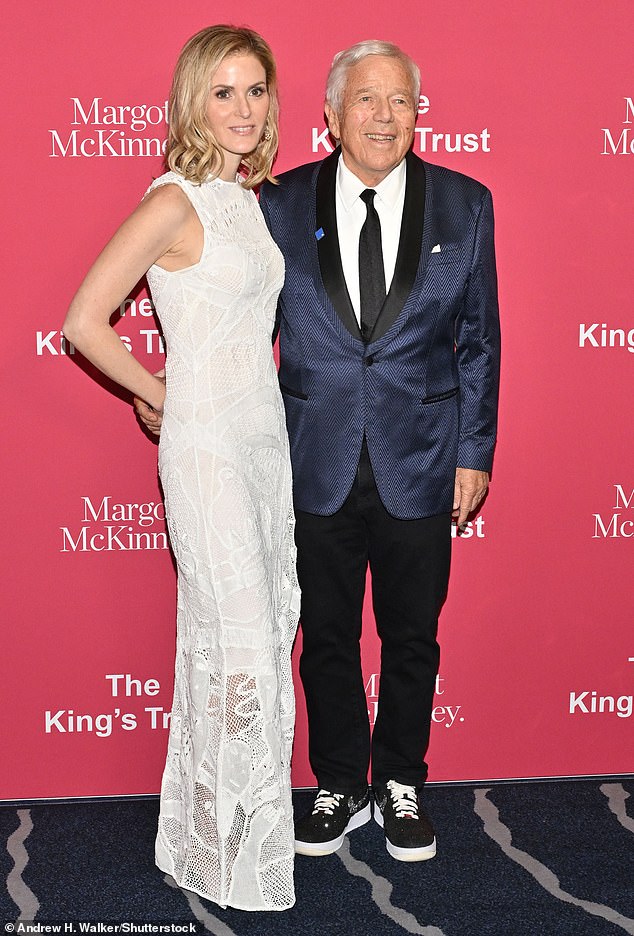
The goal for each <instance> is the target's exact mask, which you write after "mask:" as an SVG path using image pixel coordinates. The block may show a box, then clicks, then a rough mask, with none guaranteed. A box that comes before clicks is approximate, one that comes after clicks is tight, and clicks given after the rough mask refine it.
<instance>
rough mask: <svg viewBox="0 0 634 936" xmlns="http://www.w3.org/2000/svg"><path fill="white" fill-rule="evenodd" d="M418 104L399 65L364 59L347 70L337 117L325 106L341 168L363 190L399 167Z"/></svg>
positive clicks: (377, 58)
mask: <svg viewBox="0 0 634 936" xmlns="http://www.w3.org/2000/svg"><path fill="white" fill-rule="evenodd" d="M417 103H418V102H417V101H416V99H415V93H414V90H413V89H412V82H411V78H410V75H409V72H408V71H407V69H406V68H405V66H404V65H403V64H402V62H400V61H399V60H398V59H396V58H390V57H389V56H386V55H367V56H366V57H365V58H364V59H362V60H361V61H360V62H358V63H357V64H356V65H353V66H352V68H350V69H349V70H348V73H347V81H346V87H345V90H344V95H343V103H342V106H341V112H340V113H338V114H336V113H335V112H334V111H333V109H332V108H331V107H330V105H328V104H326V108H325V110H326V117H327V119H328V126H329V128H330V131H331V133H332V134H333V136H335V137H336V138H337V139H338V140H340V142H341V150H342V153H343V159H344V162H345V164H346V166H347V167H348V169H350V171H351V172H353V173H354V174H355V175H356V176H357V178H359V179H360V180H361V181H362V182H363V183H364V185H366V186H367V187H368V188H372V187H374V186H375V185H378V184H379V182H381V181H382V180H383V179H384V178H385V177H386V176H387V175H388V174H389V173H390V172H391V171H392V169H394V168H395V167H396V166H398V164H399V163H400V162H401V161H402V160H403V158H404V156H405V154H406V152H407V151H408V149H409V148H410V146H411V145H412V140H413V139H414V126H415V124H416V111H417Z"/></svg>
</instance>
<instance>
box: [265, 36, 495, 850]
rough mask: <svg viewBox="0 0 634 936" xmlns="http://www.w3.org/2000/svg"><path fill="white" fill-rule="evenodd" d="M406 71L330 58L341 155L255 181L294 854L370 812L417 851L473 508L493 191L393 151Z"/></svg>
mask: <svg viewBox="0 0 634 936" xmlns="http://www.w3.org/2000/svg"><path fill="white" fill-rule="evenodd" d="M419 94H420V74H419V71H418V68H417V66H416V65H415V63H414V62H413V61H412V60H411V59H410V58H409V57H408V56H406V55H405V54H404V53H403V52H402V51H401V50H400V49H398V48H397V47H396V46H393V45H392V44H390V43H384V42H377V41H367V42H361V43H359V44H357V45H355V46H353V47H352V48H350V49H348V50H347V51H345V52H342V53H339V55H338V56H336V58H335V60H334V62H333V66H332V69H331V72H330V75H329V78H328V84H327V90H326V105H325V109H326V117H327V120H328V125H329V128H330V131H331V133H332V135H333V137H334V138H335V139H336V140H337V141H338V142H339V147H338V148H337V149H336V150H335V152H334V153H332V154H331V155H330V156H328V157H327V158H326V159H324V160H323V161H322V162H318V163H313V164H310V165H306V166H300V167H299V168H298V169H294V170H291V171H290V172H287V173H285V174H283V175H282V176H281V177H280V179H279V185H277V186H274V185H271V184H266V185H265V186H264V187H263V189H262V193H261V199H260V204H261V207H262V211H263V213H264V216H265V218H266V221H267V224H268V225H269V228H270V230H271V233H272V235H273V237H274V239H275V241H276V242H277V244H278V245H279V247H280V248H281V250H282V252H283V254H284V258H285V261H286V281H285V285H284V288H283V290H282V293H281V295H280V303H279V312H280V361H281V366H280V384H281V387H282V393H283V396H284V401H285V405H286V414H287V424H288V432H289V437H290V442H291V458H292V463H293V477H294V498H295V509H296V523H297V525H296V540H297V549H298V572H299V579H300V585H301V588H302V612H301V627H302V635H303V652H302V656H301V664H300V670H301V676H302V681H303V684H304V689H305V693H306V702H307V709H308V722H309V746H310V760H311V765H312V767H313V770H314V772H315V774H316V777H317V781H318V785H319V792H318V794H317V797H316V799H315V802H314V806H313V808H312V810H311V811H310V812H309V814H308V815H307V816H305V817H303V818H301V819H300V820H299V821H298V822H297V823H296V849H297V851H298V852H300V853H302V854H307V855H324V854H329V853H330V852H333V851H335V850H336V849H337V848H339V847H340V845H341V844H342V842H343V838H344V835H345V834H346V832H349V831H350V830H351V829H354V828H357V827H358V826H360V825H362V824H363V823H365V822H367V821H368V819H369V818H370V815H371V811H370V796H369V790H368V784H367V773H368V766H369V764H370V760H371V762H372V784H373V790H374V799H375V810H374V815H375V818H376V820H377V821H378V823H379V824H380V825H382V826H383V827H384V831H385V835H386V846H387V849H388V851H389V853H390V854H391V855H392V856H393V857H394V858H397V859H398V860H402V861H421V860H424V859H427V858H431V857H433V855H434V854H435V850H436V843H435V835H434V830H433V827H432V825H431V822H430V820H429V819H428V817H427V816H426V815H425V813H424V811H423V808H422V804H421V802H420V793H421V790H422V787H423V785H424V783H425V779H426V776H427V765H426V763H425V752H426V749H427V745H428V741H429V728H430V722H431V712H432V705H433V695H434V689H435V681H436V675H437V672H438V661H439V649H438V644H437V642H436V633H437V624H438V615H439V612H440V609H441V607H442V605H443V602H444V600H445V596H446V591H447V582H448V577H449V563H450V548H451V522H452V515H453V518H454V520H455V521H456V522H457V524H458V526H459V527H463V526H464V524H465V523H466V521H467V517H468V515H469V514H470V513H471V512H472V511H473V510H474V509H476V508H477V506H478V505H479V503H480V502H481V500H482V498H483V497H484V495H485V493H486V490H487V486H488V481H489V471H490V469H491V462H492V457H493V449H494V445H495V434H496V414H497V391H498V364H499V325H498V307H497V281H496V270H495V254H494V246H493V213H492V204H491V195H490V193H489V191H488V190H487V189H486V188H485V187H484V186H483V185H481V184H480V183H479V182H476V181H474V180H473V179H470V178H468V177H466V176H464V175H461V174H459V173H457V172H452V171H450V170H448V169H444V168H441V167H439V166H433V165H429V164H427V163H425V162H423V161H422V160H420V159H419V158H417V157H416V156H414V155H413V154H412V153H411V151H410V149H411V145H412V141H413V137H414V126H415V122H416V115H417V107H418V100H419ZM368 566H369V568H370V570H371V574H372V598H373V607H374V614H375V618H376V625H377V630H378V634H379V637H380V640H381V674H380V689H379V700H378V714H377V719H376V724H375V726H374V731H373V733H372V736H370V727H369V723H368V712H367V702H366V698H365V692H364V685H363V678H362V674H361V665H360V653H359V639H360V634H361V614H362V605H363V596H364V589H365V581H366V573H367V569H368Z"/></svg>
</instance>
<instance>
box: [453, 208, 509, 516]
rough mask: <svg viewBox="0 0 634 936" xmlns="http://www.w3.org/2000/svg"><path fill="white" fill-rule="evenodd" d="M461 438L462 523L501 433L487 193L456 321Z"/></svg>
mask: <svg viewBox="0 0 634 936" xmlns="http://www.w3.org/2000/svg"><path fill="white" fill-rule="evenodd" d="M456 353H457V357H458V372H459V377H460V406H461V411H460V438H459V443H458V468H457V470H456V479H455V488H454V504H453V506H454V510H453V515H454V517H455V518H456V520H457V523H458V525H459V526H462V525H463V524H465V523H466V521H467V517H468V515H469V514H470V513H472V512H473V511H474V510H475V509H476V508H477V507H478V506H479V505H480V503H481V502H482V500H483V498H484V496H485V494H486V492H487V488H488V484H489V472H490V470H491V465H492V462H493V451H494V448H495V439H496V433H497V405H498V388H499V365H500V324H499V311H498V295H497V273H496V267H495V246H494V222H493V203H492V200H491V193H490V192H489V191H488V190H487V191H485V193H484V196H483V198H482V202H481V205H480V214H479V216H478V221H477V227H476V235H475V242H474V251H473V260H472V264H471V270H470V272H469V281H468V284H467V289H466V293H465V300H464V304H463V308H462V311H461V313H460V316H459V319H458V322H457V326H456Z"/></svg>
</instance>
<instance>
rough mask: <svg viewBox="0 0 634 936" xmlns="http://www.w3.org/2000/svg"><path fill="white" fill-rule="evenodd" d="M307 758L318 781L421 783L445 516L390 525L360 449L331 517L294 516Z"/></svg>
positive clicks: (343, 787) (340, 786)
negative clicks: (368, 679)
mask: <svg viewBox="0 0 634 936" xmlns="http://www.w3.org/2000/svg"><path fill="white" fill-rule="evenodd" d="M296 540H297V567H298V574H299V583H300V586H301V589H302V611H301V627H302V636H303V651H302V656H301V660H300V673H301V677H302V682H303V684H304V691H305V694H306V704H307V709H308V727H309V752H310V763H311V766H312V768H313V771H314V772H315V775H316V776H317V782H318V784H319V786H320V787H321V788H324V789H327V790H334V791H340V792H344V793H347V792H353V791H356V790H358V789H360V788H362V787H364V786H365V784H366V783H367V773H368V765H369V762H370V750H371V751H372V780H373V782H374V783H385V782H386V781H387V780H397V781H398V782H399V783H406V784H410V785H414V786H416V787H421V786H422V785H423V784H424V782H425V779H426V777H427V765H426V763H425V753H426V751H427V746H428V743H429V728H430V722H431V713H432V707H433V696H434V689H435V682H436V675H437V673H438V660H439V648H438V644H437V642H436V633H437V628H438V615H439V613H440V609H441V608H442V605H443V603H444V600H445V597H446V593H447V583H448V579H449V565H450V555H451V515H450V514H442V515H439V516H435V517H426V518H424V519H422V520H397V519H395V518H394V517H392V516H391V515H390V514H388V512H387V511H386V509H385V507H384V506H383V504H382V503H381V500H380V498H379V495H378V492H377V489H376V484H375V481H374V476H373V474H372V468H371V466H370V461H369V458H368V456H367V450H366V447H365V445H364V447H363V452H362V455H361V460H360V462H359V469H358V471H357V475H356V478H355V482H354V485H353V487H352V491H351V492H350V495H349V497H348V499H347V500H346V502H345V503H344V505H343V507H342V508H341V509H340V510H338V511H337V513H335V514H333V516H330V517H321V516H317V515H316V514H309V513H304V512H303V511H297V513H296ZM368 563H369V565H370V570H371V573H372V601H373V607H374V615H375V618H376V625H377V631H378V634H379V637H380V640H381V678H380V688H379V699H378V713H377V718H376V723H375V726H374V732H373V735H372V742H370V726H369V721H368V711H367V701H366V696H365V691H364V685H363V677H362V673H361V660H360V648H359V639H360V636H361V615H362V608H363V595H364V590H365V580H366V572H367V567H368Z"/></svg>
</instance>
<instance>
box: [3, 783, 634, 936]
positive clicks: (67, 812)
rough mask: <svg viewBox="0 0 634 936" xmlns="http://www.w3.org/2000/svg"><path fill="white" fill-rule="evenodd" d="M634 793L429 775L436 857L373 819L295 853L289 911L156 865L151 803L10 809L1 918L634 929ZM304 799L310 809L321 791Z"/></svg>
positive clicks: (422, 929)
mask: <svg viewBox="0 0 634 936" xmlns="http://www.w3.org/2000/svg"><path fill="white" fill-rule="evenodd" d="M633 792H634V780H632V779H631V778H629V779H626V780H620V781H619V780H604V781H602V780H588V781H548V782H543V783H539V782H524V783H513V784H500V785H494V786H491V787H488V788H487V787H475V786H474V787H456V786H453V787H452V786H449V787H431V788H429V789H428V790H427V792H426V804H427V808H428V811H429V813H430V815H431V817H432V819H433V821H434V825H435V827H436V832H437V839H438V854H437V856H436V858H434V859H433V860H431V861H426V862H421V863H416V864H407V863H404V862H398V861H394V860H393V859H392V858H391V857H390V856H389V855H388V854H387V852H386V850H385V845H384V839H383V833H382V830H381V829H380V828H379V827H378V826H377V825H376V823H375V822H373V821H372V822H370V823H368V825H366V826H364V827H363V828H361V829H358V830H357V831H355V832H353V833H352V834H351V835H350V836H349V837H348V839H347V840H346V843H345V844H344V846H343V848H342V849H341V850H340V851H339V852H338V853H337V854H335V855H330V856H327V857H325V858H318V859H311V858H306V857H303V856H301V855H300V856H298V857H297V861H296V874H295V879H296V891H297V903H296V905H295V907H294V908H293V909H292V910H288V911H286V912H284V913H252V914H249V913H245V912H242V911H238V910H221V909H220V908H218V907H217V906H215V905H214V904H212V903H211V902H209V901H205V900H203V899H201V898H199V897H197V896H195V895H193V894H188V893H186V892H183V891H180V890H179V889H177V888H176V887H175V886H173V883H172V886H170V882H169V881H168V880H167V879H166V877H165V875H163V874H162V873H161V872H160V871H158V869H157V868H155V866H154V864H153V849H154V836H155V831H156V817H157V811H158V803H157V802H156V801H155V800H145V801H131V800H128V801H119V802H106V803H103V802H102V803H100V802H91V801H84V802H81V803H78V804H77V803H74V804H41V805H35V806H31V807H30V808H29V807H26V806H25V807H24V808H20V809H19V810H18V809H16V807H15V806H2V807H0V839H1V843H0V881H2V882H3V885H4V886H3V887H1V888H0V923H5V924H6V923H7V922H9V923H11V922H15V921H17V920H18V919H19V917H20V906H22V907H23V908H25V909H24V912H23V914H22V919H35V921H36V922H40V923H47V922H66V921H73V922H79V921H92V922H115V923H124V922H126V921H135V922H138V923H183V924H184V923H189V922H192V923H195V924H196V930H197V932H199V933H203V932H210V933H213V934H217V936H234V934H235V936H304V934H305V936H309V934H310V936H313V934H314V936H404V934H408V933H414V934H423V936H615V934H618V933H624V932H625V933H630V934H634V887H633V883H634V819H633V818H632V816H633V815H634V798H632V799H630V800H629V802H628V801H627V798H628V797H629V796H630V794H631V793H633ZM295 801H296V810H297V811H298V812H300V813H301V812H303V811H305V810H306V808H307V807H308V804H309V803H310V802H311V795H310V794H307V793H296V794H295ZM611 806H612V808H610V807H611ZM31 822H32V825H33V827H32V829H30V831H29V828H30V823H31ZM16 830H17V832H16ZM27 832H28V834H27ZM20 838H22V839H23V840H24V849H26V853H23V852H20V846H19V842H18V843H17V844H16V839H20ZM20 855H21V857H20ZM13 856H18V857H17V859H16V860H18V863H21V864H22V865H23V870H22V874H21V879H20V875H19V874H18V873H17V871H18V870H19V869H14V857H13ZM7 881H9V882H10V884H9V886H10V887H11V888H12V893H13V897H12V896H11V894H10V893H9V890H8V889H7ZM16 882H17V886H18V887H19V886H20V885H22V890H20V891H19V892H16V890H15V887H16ZM22 882H23V884H22ZM14 898H15V899H14ZM16 901H17V902H16ZM18 905H20V906H18ZM29 908H30V910H29ZM34 911H35V912H34ZM5 931H10V930H6V928H5ZM17 931H18V932H19V930H17Z"/></svg>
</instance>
